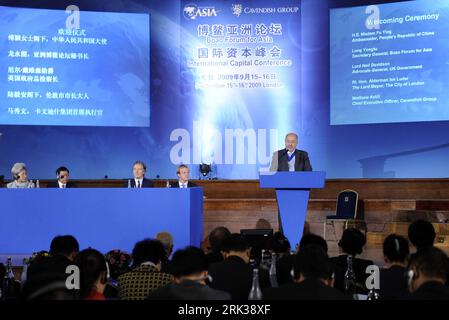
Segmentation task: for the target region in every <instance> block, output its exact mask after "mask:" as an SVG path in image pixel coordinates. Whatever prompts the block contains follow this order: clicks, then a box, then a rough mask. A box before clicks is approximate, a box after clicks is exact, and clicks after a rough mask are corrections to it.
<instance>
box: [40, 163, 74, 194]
mask: <svg viewBox="0 0 449 320" xmlns="http://www.w3.org/2000/svg"><path fill="white" fill-rule="evenodd" d="M69 178H70V171H69V169H67V168H66V167H59V168H58V169H56V179H57V181H52V182H49V183H48V184H47V188H59V189H65V188H76V187H77V186H76V184H75V183H73V182H71V181H69Z"/></svg>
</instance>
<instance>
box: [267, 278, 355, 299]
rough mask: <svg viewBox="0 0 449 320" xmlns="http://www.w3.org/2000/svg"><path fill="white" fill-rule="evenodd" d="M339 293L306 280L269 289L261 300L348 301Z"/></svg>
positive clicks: (315, 281)
mask: <svg viewBox="0 0 449 320" xmlns="http://www.w3.org/2000/svg"><path fill="white" fill-rule="evenodd" d="M349 299H350V298H349V297H348V296H346V295H344V294H343V293H341V292H340V291H338V290H336V289H334V288H331V287H328V286H326V285H325V284H324V283H322V282H321V281H320V280H318V279H311V278H309V279H306V280H304V281H302V282H301V283H296V282H293V283H288V284H284V285H282V286H280V287H279V288H270V289H267V290H266V291H265V292H264V293H263V300H349Z"/></svg>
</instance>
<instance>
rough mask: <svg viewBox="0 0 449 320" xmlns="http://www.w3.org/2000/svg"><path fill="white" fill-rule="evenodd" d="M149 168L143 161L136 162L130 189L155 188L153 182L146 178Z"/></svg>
mask: <svg viewBox="0 0 449 320" xmlns="http://www.w3.org/2000/svg"><path fill="white" fill-rule="evenodd" d="M146 172H147V166H146V165H145V163H143V162H142V161H136V162H134V164H133V176H134V179H131V180H130V182H129V185H127V186H128V187H130V188H153V181H151V180H150V179H146V178H145V174H146Z"/></svg>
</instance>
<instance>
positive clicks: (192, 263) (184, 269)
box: [170, 247, 207, 278]
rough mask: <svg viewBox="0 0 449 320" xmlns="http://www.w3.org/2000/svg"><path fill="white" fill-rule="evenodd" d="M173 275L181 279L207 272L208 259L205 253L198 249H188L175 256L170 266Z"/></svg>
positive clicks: (178, 252)
mask: <svg viewBox="0 0 449 320" xmlns="http://www.w3.org/2000/svg"><path fill="white" fill-rule="evenodd" d="M170 268H171V271H172V274H173V275H174V276H175V277H177V278H179V277H182V276H189V275H193V274H197V273H200V272H202V271H205V270H207V259H206V255H205V254H204V252H203V251H202V250H201V249H199V248H196V247H186V248H184V249H182V250H177V251H176V252H175V253H174V254H173V259H172V261H171V264H170Z"/></svg>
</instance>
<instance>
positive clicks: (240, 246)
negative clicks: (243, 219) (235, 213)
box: [222, 233, 251, 252]
mask: <svg viewBox="0 0 449 320" xmlns="http://www.w3.org/2000/svg"><path fill="white" fill-rule="evenodd" d="M249 248H251V246H250V245H249V242H248V241H247V240H246V238H245V237H244V236H242V235H241V234H240V233H233V234H231V235H230V236H229V237H228V238H227V239H226V240H225V241H224V242H223V246H222V250H223V251H225V252H230V251H237V252H242V251H245V250H248V249H249Z"/></svg>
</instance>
